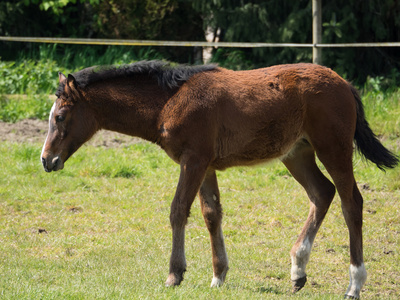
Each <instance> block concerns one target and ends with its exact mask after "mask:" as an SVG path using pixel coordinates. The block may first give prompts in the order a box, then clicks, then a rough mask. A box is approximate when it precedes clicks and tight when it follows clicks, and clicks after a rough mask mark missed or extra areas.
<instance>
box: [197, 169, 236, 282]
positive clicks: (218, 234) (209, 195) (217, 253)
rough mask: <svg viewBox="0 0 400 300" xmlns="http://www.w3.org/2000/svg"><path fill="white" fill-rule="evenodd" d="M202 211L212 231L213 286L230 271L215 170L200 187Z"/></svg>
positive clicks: (209, 229) (210, 171)
mask: <svg viewBox="0 0 400 300" xmlns="http://www.w3.org/2000/svg"><path fill="white" fill-rule="evenodd" d="M199 195H200V204H201V212H202V214H203V217H204V221H205V222H206V225H207V228H208V231H209V233H210V240H211V248H212V264H213V271H214V276H213V280H212V282H211V287H215V286H221V285H222V284H223V283H224V280H225V276H226V273H227V271H228V269H229V268H228V257H227V255H226V251H225V243H224V237H223V235H222V227H221V220H222V208H221V204H220V201H219V190H218V183H217V176H216V174H215V171H214V170H209V171H208V172H207V174H206V176H205V179H204V181H203V184H202V185H201V187H200V192H199Z"/></svg>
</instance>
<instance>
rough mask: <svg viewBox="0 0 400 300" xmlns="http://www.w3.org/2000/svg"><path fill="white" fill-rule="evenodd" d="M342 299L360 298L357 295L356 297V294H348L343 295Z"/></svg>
mask: <svg viewBox="0 0 400 300" xmlns="http://www.w3.org/2000/svg"><path fill="white" fill-rule="evenodd" d="M344 299H360V298H358V297H356V296H350V295H347V294H346V295H344Z"/></svg>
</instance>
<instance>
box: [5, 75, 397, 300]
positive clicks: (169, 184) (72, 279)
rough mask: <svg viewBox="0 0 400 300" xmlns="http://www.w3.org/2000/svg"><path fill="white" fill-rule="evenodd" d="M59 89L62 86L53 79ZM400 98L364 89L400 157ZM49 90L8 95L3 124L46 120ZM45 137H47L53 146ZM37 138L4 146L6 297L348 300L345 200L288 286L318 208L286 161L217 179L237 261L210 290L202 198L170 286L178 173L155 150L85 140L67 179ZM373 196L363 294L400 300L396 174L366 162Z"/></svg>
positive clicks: (359, 166) (365, 178) (379, 127)
mask: <svg viewBox="0 0 400 300" xmlns="http://www.w3.org/2000/svg"><path fill="white" fill-rule="evenodd" d="M55 81H56V79H55ZM399 98H400V91H399V90H397V91H393V92H390V93H381V92H378V91H365V92H364V95H363V102H364V103H365V108H366V114H367V118H368V120H369V122H370V124H371V127H372V128H373V129H374V131H375V132H376V133H385V135H383V136H382V138H383V141H384V144H385V145H386V146H387V147H388V148H389V149H392V150H394V151H395V152H396V153H397V154H400V124H399V122H400V105H399ZM51 103H52V100H51V99H49V98H48V96H47V95H46V96H43V95H41V96H40V95H39V96H36V95H35V94H28V95H27V96H10V95H7V96H6V95H3V96H1V98H0V119H1V120H5V121H12V122H14V121H17V120H20V119H24V118H29V117H34V118H39V119H47V114H48V111H49V110H50V106H51ZM44 138H45V137H43V139H44ZM40 150H41V145H39V144H27V143H26V144H23V145H21V144H15V143H14V144H13V143H9V142H2V143H0V274H1V276H0V298H2V299H154V298H155V299H188V298H193V299H247V298H251V299H284V298H290V299H340V298H341V297H342V295H343V293H344V292H345V289H346V287H347V284H348V265H349V253H348V252H349V249H348V232H347V228H346V226H345V223H344V220H343V217H342V213H341V210H340V200H339V199H338V197H336V198H335V200H334V202H333V203H332V206H331V208H330V211H329V212H328V215H327V217H326V219H325V221H324V223H323V224H322V227H321V229H320V231H319V233H318V235H317V238H316V241H315V244H314V248H313V251H312V256H311V260H310V263H309V265H308V268H307V270H308V283H307V285H306V287H305V288H304V289H303V290H302V291H300V292H299V293H298V294H296V295H291V293H290V289H291V285H290V257H289V251H290V249H291V247H292V245H293V243H294V242H295V240H296V238H297V234H298V233H299V232H300V229H301V227H302V226H303V222H304V221H305V219H306V216H307V213H308V199H307V197H306V194H305V192H304V191H303V190H302V188H301V187H300V186H299V184H297V183H296V182H295V180H294V179H293V178H292V177H291V176H290V175H289V174H288V172H287V171H286V169H285V168H284V167H283V165H282V164H280V163H273V164H269V165H266V166H257V167H253V168H244V167H243V168H242V167H240V168H234V169H230V170H227V171H225V172H220V173H218V177H219V186H220V191H221V199H222V203H223V208H224V220H223V228H224V233H225V241H226V246H227V251H228V256H229V259H230V271H229V273H228V276H227V281H226V284H225V285H224V286H223V287H222V288H219V289H210V288H209V284H210V282H211V278H212V267H211V251H210V246H209V238H208V232H207V230H206V228H205V226H204V221H203V219H202V216H201V213H200V208H199V204H198V201H195V204H194V205H193V209H192V214H191V217H190V220H189V224H188V228H187V236H186V251H187V252H186V255H187V262H188V272H187V273H186V275H185V280H184V282H183V283H182V285H181V286H180V287H178V288H165V287H164V281H165V279H166V277H167V275H168V260H169V255H170V249H171V230H170V226H169V207H170V203H171V200H172V198H173V195H174V192H175V187H176V184H177V180H178V176H179V167H178V166H177V165H176V164H174V163H173V162H172V161H171V160H170V159H168V158H167V156H166V155H165V154H164V153H163V152H162V151H161V150H160V149H159V148H158V147H156V146H154V145H151V144H148V143H145V142H143V143H138V144H136V145H134V146H129V147H125V148H124V147H121V148H115V149H110V148H108V149H106V148H102V147H97V148H96V147H92V146H84V147H82V149H80V150H79V151H78V152H77V153H76V154H75V155H74V156H73V157H72V158H71V159H70V160H69V161H68V162H67V163H66V166H65V169H64V170H63V171H60V172H56V173H51V174H47V173H45V172H44V171H43V170H42V167H41V164H40V161H39V155H40ZM354 168H355V173H356V178H357V180H358V182H359V183H360V187H362V186H364V189H362V191H361V192H362V194H363V196H364V247H365V261H366V267H367V271H368V274H369V277H368V280H367V283H366V285H365V287H364V290H363V292H362V297H363V298H364V299H376V298H382V299H396V298H398V297H399V291H398V283H399V282H400V271H399V270H400V263H399V253H400V219H399V212H400V177H399V169H398V168H397V169H395V170H389V171H387V172H386V173H384V172H381V171H379V170H378V169H377V168H376V167H374V166H373V165H371V164H367V163H365V162H364V161H363V160H362V159H361V158H360V157H358V156H355V158H354Z"/></svg>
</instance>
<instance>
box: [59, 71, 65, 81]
mask: <svg viewBox="0 0 400 300" xmlns="http://www.w3.org/2000/svg"><path fill="white" fill-rule="evenodd" d="M66 79H67V77H65V75H64V74H63V73H61V72H58V81H59V82H63V81H65V80H66Z"/></svg>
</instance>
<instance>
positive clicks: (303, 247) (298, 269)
mask: <svg viewBox="0 0 400 300" xmlns="http://www.w3.org/2000/svg"><path fill="white" fill-rule="evenodd" d="M311 247H312V243H310V240H309V239H308V238H305V239H304V240H303V242H302V243H301V244H300V246H299V248H298V249H297V251H296V256H292V257H291V258H292V269H291V279H292V280H297V279H300V278H303V277H305V276H306V265H307V263H308V260H309V258H310V253H311Z"/></svg>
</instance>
